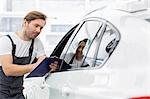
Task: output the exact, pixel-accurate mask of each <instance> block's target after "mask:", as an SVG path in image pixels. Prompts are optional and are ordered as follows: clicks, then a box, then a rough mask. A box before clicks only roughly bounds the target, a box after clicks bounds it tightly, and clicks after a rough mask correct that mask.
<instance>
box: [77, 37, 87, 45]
mask: <svg viewBox="0 0 150 99" xmlns="http://www.w3.org/2000/svg"><path fill="white" fill-rule="evenodd" d="M87 41H88V39H87V38H86V39H83V40H81V41H80V42H79V44H80V43H81V42H85V43H86V42H87Z"/></svg>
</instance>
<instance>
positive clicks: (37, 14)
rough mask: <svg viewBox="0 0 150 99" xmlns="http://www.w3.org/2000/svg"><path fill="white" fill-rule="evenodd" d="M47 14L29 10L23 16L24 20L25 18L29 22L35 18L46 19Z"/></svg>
mask: <svg viewBox="0 0 150 99" xmlns="http://www.w3.org/2000/svg"><path fill="white" fill-rule="evenodd" d="M46 18H47V16H46V15H45V14H43V13H41V12H38V11H31V12H29V13H28V14H27V15H26V16H25V17H24V20H27V21H28V22H29V23H30V22H31V21H32V20H35V19H43V20H46Z"/></svg>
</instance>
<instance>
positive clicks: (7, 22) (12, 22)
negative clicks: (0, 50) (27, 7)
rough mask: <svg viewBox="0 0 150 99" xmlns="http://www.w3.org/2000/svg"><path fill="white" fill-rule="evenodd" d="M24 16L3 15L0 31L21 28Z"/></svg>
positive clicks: (0, 20)
mask: <svg viewBox="0 0 150 99" xmlns="http://www.w3.org/2000/svg"><path fill="white" fill-rule="evenodd" d="M21 22H22V18H18V17H7V18H5V17H2V18H0V26H1V27H0V32H16V31H18V30H20V29H21V25H22V24H21Z"/></svg>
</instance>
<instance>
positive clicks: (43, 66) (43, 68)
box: [26, 57, 59, 78]
mask: <svg viewBox="0 0 150 99" xmlns="http://www.w3.org/2000/svg"><path fill="white" fill-rule="evenodd" d="M58 60H59V59H58V58H52V57H49V58H45V59H44V60H43V61H42V62H41V63H40V64H39V65H38V66H37V67H36V68H35V69H34V70H33V71H32V72H31V73H30V74H28V75H27V76H26V78H30V77H42V76H44V75H45V74H46V73H48V72H49V71H50V70H51V68H50V67H49V65H50V64H51V63H54V61H58Z"/></svg>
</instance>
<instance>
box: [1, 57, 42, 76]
mask: <svg viewBox="0 0 150 99" xmlns="http://www.w3.org/2000/svg"><path fill="white" fill-rule="evenodd" d="M44 58H45V57H40V58H39V59H38V61H37V62H36V63H34V64H27V65H17V64H13V58H12V56H11V55H0V59H1V65H2V69H3V71H4V73H5V75H6V76H23V75H24V74H26V73H28V72H31V71H32V70H33V69H34V68H35V67H36V66H38V65H39V64H40V63H41V61H43V59H44Z"/></svg>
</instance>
